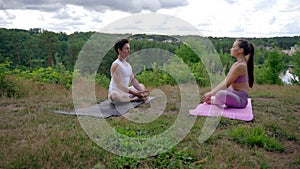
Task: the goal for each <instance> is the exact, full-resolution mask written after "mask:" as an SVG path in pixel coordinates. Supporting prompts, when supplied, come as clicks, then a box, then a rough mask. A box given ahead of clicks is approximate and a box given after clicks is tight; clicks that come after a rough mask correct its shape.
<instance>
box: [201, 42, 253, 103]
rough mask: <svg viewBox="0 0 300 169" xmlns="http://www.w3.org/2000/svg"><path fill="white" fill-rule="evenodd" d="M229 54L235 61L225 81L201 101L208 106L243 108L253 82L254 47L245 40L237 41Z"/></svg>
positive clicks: (206, 94)
mask: <svg viewBox="0 0 300 169" xmlns="http://www.w3.org/2000/svg"><path fill="white" fill-rule="evenodd" d="M230 54H231V56H233V57H235V58H236V60H237V61H236V62H235V63H234V64H233V65H232V66H231V68H230V71H229V73H228V75H227V76H226V79H225V80H223V81H222V82H221V83H220V84H219V85H217V86H216V87H215V88H214V89H213V90H211V91H210V92H208V93H205V94H204V96H203V99H204V101H205V102H206V103H208V104H216V105H224V104H225V105H226V106H227V107H232V108H244V107H246V106H247V104H248V91H249V89H250V88H252V86H253V82H254V73H253V72H254V46H253V44H252V43H250V42H248V41H247V40H244V39H238V40H236V41H235V42H234V43H233V45H232V48H231V49H230Z"/></svg>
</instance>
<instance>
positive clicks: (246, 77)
mask: <svg viewBox="0 0 300 169" xmlns="http://www.w3.org/2000/svg"><path fill="white" fill-rule="evenodd" d="M241 62H246V61H244V60H241V61H238V62H236V63H235V64H238V63H241ZM245 82H248V72H247V73H246V74H245V75H244V76H239V77H238V78H237V79H236V80H235V81H234V82H233V83H245Z"/></svg>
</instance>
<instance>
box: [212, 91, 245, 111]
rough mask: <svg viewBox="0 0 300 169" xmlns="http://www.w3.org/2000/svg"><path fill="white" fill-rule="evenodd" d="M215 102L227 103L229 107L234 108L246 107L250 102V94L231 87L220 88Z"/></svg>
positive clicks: (219, 103)
mask: <svg viewBox="0 0 300 169" xmlns="http://www.w3.org/2000/svg"><path fill="white" fill-rule="evenodd" d="M214 104H217V105H223V104H225V105H226V106H227V107H232V108H244V107H246V106H247V104H248V94H247V93H246V92H244V91H237V90H233V89H232V88H231V87H229V88H228V89H227V90H220V91H218V92H217V93H216V95H215V103H214Z"/></svg>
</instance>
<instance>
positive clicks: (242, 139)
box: [228, 127, 285, 152]
mask: <svg viewBox="0 0 300 169" xmlns="http://www.w3.org/2000/svg"><path fill="white" fill-rule="evenodd" d="M228 134H229V137H230V138H231V139H232V140H233V141H235V142H237V143H240V144H244V145H248V146H250V147H254V146H258V147H261V148H264V149H266V150H267V151H279V152H283V151H284V150H285V148H284V147H283V146H282V145H281V143H280V142H279V141H277V140H275V138H273V137H268V136H267V135H266V134H265V131H264V129H263V128H261V127H255V128H250V129H249V128H246V127H240V128H236V129H234V130H231V131H229V132H228Z"/></svg>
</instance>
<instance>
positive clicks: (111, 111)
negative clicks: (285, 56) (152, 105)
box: [53, 98, 153, 118]
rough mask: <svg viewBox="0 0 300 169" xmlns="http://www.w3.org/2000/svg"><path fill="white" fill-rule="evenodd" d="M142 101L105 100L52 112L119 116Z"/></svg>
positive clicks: (100, 116)
mask: <svg viewBox="0 0 300 169" xmlns="http://www.w3.org/2000/svg"><path fill="white" fill-rule="evenodd" d="M152 99H153V98H150V100H152ZM143 103H144V102H143V101H138V102H129V103H117V104H112V103H110V102H109V101H108V100H106V101H103V102H101V103H99V104H95V105H91V106H89V107H86V108H80V109H76V110H75V111H71V112H68V111H61V110H55V111H53V112H54V113H58V114H65V115H77V116H92V117H98V118H108V117H111V116H121V115H123V114H125V113H127V112H128V111H129V110H130V109H133V108H136V107H138V106H139V105H140V104H143Z"/></svg>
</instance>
